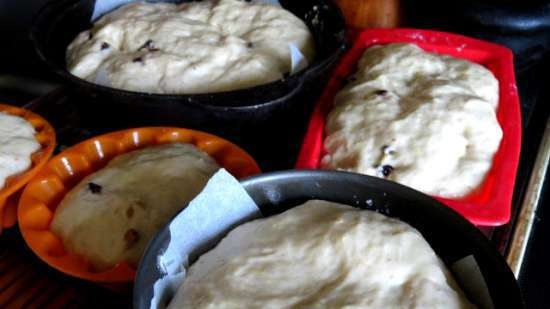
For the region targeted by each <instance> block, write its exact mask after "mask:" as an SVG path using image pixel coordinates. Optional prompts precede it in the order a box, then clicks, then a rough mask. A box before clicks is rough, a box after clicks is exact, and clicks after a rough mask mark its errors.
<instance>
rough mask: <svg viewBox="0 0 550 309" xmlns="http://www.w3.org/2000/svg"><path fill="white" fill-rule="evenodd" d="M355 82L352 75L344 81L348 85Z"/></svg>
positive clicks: (355, 78)
mask: <svg viewBox="0 0 550 309" xmlns="http://www.w3.org/2000/svg"><path fill="white" fill-rule="evenodd" d="M356 80H357V77H355V76H354V75H352V76H350V77H348V78H347V79H346V81H347V82H348V83H353V82H354V81H356Z"/></svg>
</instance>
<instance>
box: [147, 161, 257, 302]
mask: <svg viewBox="0 0 550 309" xmlns="http://www.w3.org/2000/svg"><path fill="white" fill-rule="evenodd" d="M259 217H261V213H260V210H259V209H258V206H257V205H256V203H254V201H253V200H252V198H251V197H250V196H249V195H248V193H246V191H245V190H244V188H243V187H242V186H241V185H240V184H239V182H238V181H237V180H236V179H235V178H234V177H233V176H231V175H230V174H229V173H228V172H227V171H226V170H224V169H220V170H219V171H218V172H217V173H216V174H215V175H214V176H213V177H212V178H211V179H210V180H209V181H208V184H207V185H206V187H205V188H204V189H203V191H202V192H201V193H200V194H199V195H198V196H197V197H196V198H195V199H194V200H193V201H191V203H189V205H188V206H187V208H186V209H185V210H184V211H182V212H181V213H180V214H179V215H178V216H176V217H175V218H174V220H173V221H172V223H171V224H170V242H169V244H168V247H167V249H166V251H165V252H164V253H162V254H161V255H160V256H159V257H158V260H157V262H158V263H157V266H158V268H159V269H160V270H161V272H163V273H164V274H165V276H164V277H163V278H162V279H160V280H158V281H157V282H155V284H154V289H153V290H154V296H153V299H152V300H151V309H157V308H163V306H164V304H165V303H166V300H167V299H170V298H171V297H172V296H173V295H174V293H175V292H176V290H177V288H178V287H179V286H180V285H181V283H182V281H183V279H184V278H185V272H186V267H187V266H188V263H189V260H194V259H196V258H197V257H198V256H200V255H201V254H202V253H204V252H205V251H207V250H208V249H210V248H211V247H212V246H213V245H214V244H216V243H217V242H218V241H219V240H220V239H221V238H222V237H223V236H225V235H226V234H227V232H229V231H230V230H231V229H233V228H234V227H235V226H237V225H239V224H240V223H243V222H245V221H249V220H251V219H255V218H259ZM182 234H184V235H185V237H181V235H182ZM160 304H162V306H160Z"/></svg>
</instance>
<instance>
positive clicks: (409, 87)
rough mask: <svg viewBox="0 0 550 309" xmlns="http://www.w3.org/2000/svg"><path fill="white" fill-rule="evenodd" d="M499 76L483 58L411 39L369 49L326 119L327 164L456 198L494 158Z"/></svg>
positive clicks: (499, 132)
mask: <svg viewBox="0 0 550 309" xmlns="http://www.w3.org/2000/svg"><path fill="white" fill-rule="evenodd" d="M498 91H499V87H498V81H497V80H496V79H495V77H494V76H493V74H492V73H491V72H490V71H489V70H487V69H486V68H484V67H483V66H481V65H478V64H475V63H472V62H469V61H465V60H461V59H456V58H453V57H449V56H443V55H438V54H433V53H427V52H425V51H423V50H422V49H420V48H419V47H417V46H416V45H413V44H389V45H385V46H375V47H372V48H369V49H368V50H367V51H365V53H364V54H363V56H362V58H361V60H360V61H359V65H358V69H357V72H356V74H355V75H354V77H353V78H352V81H351V82H350V84H348V85H347V86H346V87H344V88H343V89H342V90H341V91H340V92H339V93H338V94H337V96H336V98H335V102H334V103H335V105H334V109H333V110H332V111H331V112H330V114H329V115H328V118H327V125H326V133H327V138H326V139H325V142H324V148H325V151H326V153H327V154H326V155H325V157H324V158H323V160H322V165H323V167H325V168H337V169H342V170H348V171H354V172H359V173H363V174H368V175H373V176H379V177H384V178H387V179H390V180H393V181H396V182H399V183H402V184H404V185H407V186H410V187H412V188H415V189H417V190H419V191H422V192H424V193H427V194H431V195H437V196H442V197H448V198H453V197H460V196H464V195H467V194H468V193H469V192H471V191H472V190H474V189H476V188H477V187H478V186H479V185H480V184H481V182H482V181H483V179H484V178H485V175H486V174H487V172H488V171H489V169H490V168H491V165H492V160H493V156H494V154H495V153H496V151H497V149H498V147H499V144H500V140H501V138H502V130H501V128H500V126H499V124H498V121H497V118H496V113H495V109H496V107H497V104H498Z"/></svg>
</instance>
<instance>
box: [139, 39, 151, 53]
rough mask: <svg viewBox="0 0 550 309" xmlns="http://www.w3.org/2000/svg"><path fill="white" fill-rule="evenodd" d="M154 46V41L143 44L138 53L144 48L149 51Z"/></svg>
mask: <svg viewBox="0 0 550 309" xmlns="http://www.w3.org/2000/svg"><path fill="white" fill-rule="evenodd" d="M152 45H153V40H147V42H145V43H143V45H141V46H140V48H138V51H140V50H142V49H144V48H147V49H149V48H150V47H151V46H152Z"/></svg>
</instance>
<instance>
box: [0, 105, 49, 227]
mask: <svg viewBox="0 0 550 309" xmlns="http://www.w3.org/2000/svg"><path fill="white" fill-rule="evenodd" d="M0 112H3V113H6V114H10V115H15V116H19V117H21V118H23V119H25V120H26V121H28V122H29V123H30V124H31V125H32V126H33V127H34V129H35V131H36V133H35V135H34V137H35V138H36V140H37V141H38V143H40V146H41V147H40V149H39V150H38V151H35V152H34V153H33V154H32V155H31V161H32V165H31V167H30V168H29V169H27V170H26V171H24V172H22V173H19V174H17V175H13V176H10V177H8V179H6V184H5V185H4V187H3V188H2V189H0V230H1V228H8V227H12V226H14V225H15V223H16V222H17V202H18V201H19V196H20V194H21V191H22V190H21V189H22V188H23V187H24V186H25V185H26V184H27V182H29V180H30V179H31V178H32V177H33V176H34V175H36V173H38V171H40V169H41V168H42V167H44V165H45V164H46V162H48V159H50V157H51V156H52V153H53V150H54V148H55V130H54V129H53V127H52V126H51V125H50V123H49V122H48V121H46V120H45V119H44V118H42V117H40V116H39V115H37V114H35V113H33V112H31V111H28V110H26V109H23V108H19V107H15V106H11V105H6V104H0Z"/></svg>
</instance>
